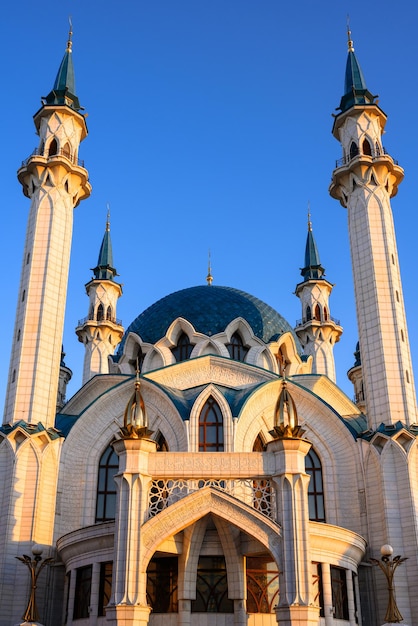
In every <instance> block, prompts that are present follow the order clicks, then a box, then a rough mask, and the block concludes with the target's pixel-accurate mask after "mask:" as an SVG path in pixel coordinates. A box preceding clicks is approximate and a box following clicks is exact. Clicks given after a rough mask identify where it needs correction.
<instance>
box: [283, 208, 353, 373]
mask: <svg viewBox="0 0 418 626" xmlns="http://www.w3.org/2000/svg"><path fill="white" fill-rule="evenodd" d="M300 273H301V274H302V276H303V282H301V283H299V284H298V285H296V291H295V293H296V295H297V297H298V298H299V299H300V301H301V304H302V319H301V320H300V321H299V322H298V324H297V326H296V329H295V331H296V334H297V336H298V337H299V339H300V341H301V344H302V347H303V348H304V352H305V354H306V355H311V356H312V359H313V364H312V371H313V373H316V374H326V375H327V376H328V377H329V378H330V379H331V380H333V381H334V382H335V363H334V354H333V349H334V344H335V343H336V342H337V341H339V339H340V337H341V334H342V328H341V326H340V323H339V322H338V321H337V320H334V319H333V318H332V317H331V315H330V309H329V296H330V294H331V291H332V288H333V285H332V284H331V283H329V282H328V281H327V280H326V279H325V278H324V275H325V269H324V268H323V267H322V265H321V262H320V260H319V252H318V248H317V245H316V242H315V238H314V234H313V231H312V221H311V209H310V205H309V203H308V234H307V238H306V246H305V266H304V267H303V268H302V269H301V271H300Z"/></svg>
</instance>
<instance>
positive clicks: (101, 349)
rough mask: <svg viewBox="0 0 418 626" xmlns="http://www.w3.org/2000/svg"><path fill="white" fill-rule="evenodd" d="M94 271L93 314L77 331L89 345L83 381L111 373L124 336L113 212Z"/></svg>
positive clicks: (90, 290) (90, 291)
mask: <svg viewBox="0 0 418 626" xmlns="http://www.w3.org/2000/svg"><path fill="white" fill-rule="evenodd" d="M93 272H94V278H93V279H92V280H91V281H90V282H89V283H87V284H86V292H87V295H88V297H89V300H90V305H89V314H88V316H87V317H86V318H85V319H84V320H80V322H79V324H78V326H77V328H76V331H75V332H76V333H77V336H78V340H79V341H81V343H83V344H84V347H85V354H84V369H83V385H84V384H85V383H86V382H87V381H88V380H90V378H92V377H93V376H95V375H96V374H108V373H109V363H108V357H109V356H110V355H111V354H113V353H114V352H115V348H116V346H117V345H118V343H119V342H120V340H121V339H122V337H123V327H122V323H121V322H120V320H118V319H116V303H117V301H118V298H120V296H121V295H122V286H121V285H120V284H119V283H117V282H116V281H115V280H114V278H115V276H117V273H116V269H115V268H114V267H113V254H112V242H111V239H110V221H109V212H108V215H107V221H106V230H105V234H104V237H103V241H102V245H101V246H100V252H99V259H98V261H97V266H96V267H95V268H94V269H93Z"/></svg>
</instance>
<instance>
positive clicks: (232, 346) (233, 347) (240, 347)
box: [227, 331, 249, 363]
mask: <svg viewBox="0 0 418 626" xmlns="http://www.w3.org/2000/svg"><path fill="white" fill-rule="evenodd" d="M227 349H228V352H229V356H230V357H231V359H233V360H234V361H242V362H243V363H244V361H245V357H246V356H247V353H248V350H249V347H248V346H246V345H245V344H244V341H243V339H242V336H241V333H240V332H239V331H235V332H234V334H233V335H232V337H231V340H230V342H229V344H227Z"/></svg>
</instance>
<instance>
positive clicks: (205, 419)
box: [199, 396, 224, 452]
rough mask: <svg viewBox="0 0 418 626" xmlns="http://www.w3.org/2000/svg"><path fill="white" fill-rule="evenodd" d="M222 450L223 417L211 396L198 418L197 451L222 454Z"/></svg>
mask: <svg viewBox="0 0 418 626" xmlns="http://www.w3.org/2000/svg"><path fill="white" fill-rule="evenodd" d="M223 449H224V433H223V417H222V412H221V409H220V407H219V404H218V403H217V402H216V401H215V399H214V398H212V396H211V397H210V398H209V399H208V400H207V401H206V402H205V404H204V406H203V409H202V411H201V413H200V417H199V451H200V452H222V451H223Z"/></svg>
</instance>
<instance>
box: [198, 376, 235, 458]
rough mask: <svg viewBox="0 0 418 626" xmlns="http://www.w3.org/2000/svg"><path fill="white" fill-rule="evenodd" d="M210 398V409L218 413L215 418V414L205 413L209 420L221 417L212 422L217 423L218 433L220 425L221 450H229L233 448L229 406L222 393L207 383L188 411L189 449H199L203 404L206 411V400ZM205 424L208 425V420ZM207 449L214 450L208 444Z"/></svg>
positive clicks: (207, 407)
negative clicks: (221, 436) (219, 420)
mask: <svg viewBox="0 0 418 626" xmlns="http://www.w3.org/2000/svg"><path fill="white" fill-rule="evenodd" d="M210 398H212V400H211V403H210V404H211V405H212V409H213V410H215V411H219V413H218V414H217V418H216V415H213V414H211V413H210V414H208V415H207V417H208V420H211V419H214V420H215V419H219V418H220V417H221V418H222V422H216V421H215V422H214V424H216V423H218V424H219V426H218V429H219V431H218V434H220V429H221V425H222V435H223V451H224V452H231V451H232V448H233V442H232V415H231V409H230V407H229V404H228V402H227V401H226V399H225V398H224V396H223V395H222V393H221V392H220V391H219V389H218V388H217V387H216V386H215V385H213V384H210V385H208V386H207V387H206V388H205V389H204V390H203V391H202V393H201V394H200V395H199V396H198V397H197V398H196V401H195V403H194V405H193V407H192V410H191V411H190V449H191V450H192V451H195V452H197V451H198V450H199V449H201V448H200V434H201V433H200V426H201V420H203V419H204V417H205V415H204V413H203V409H204V408H205V405H206V411H207V410H208V409H209V405H207V402H208V400H209V399H210ZM213 401H214V402H215V404H212V402H213ZM207 424H208V426H209V422H208V423H207ZM202 425H203V424H202ZM210 434H211V435H215V426H214V430H213V431H212V433H210ZM208 435H209V433H208ZM212 443H214V442H212ZM209 450H212V452H214V451H215V449H214V447H213V446H209V448H208V451H209Z"/></svg>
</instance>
